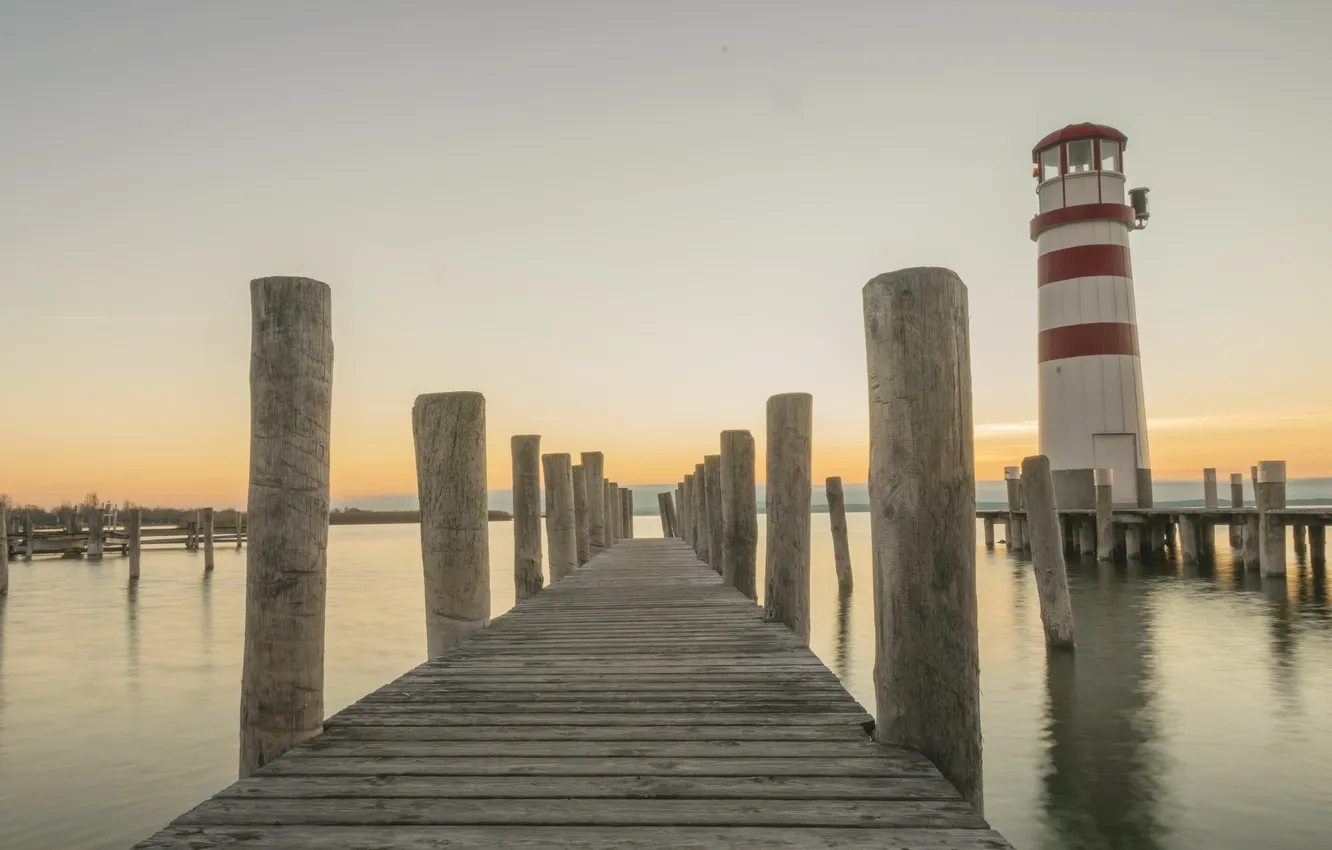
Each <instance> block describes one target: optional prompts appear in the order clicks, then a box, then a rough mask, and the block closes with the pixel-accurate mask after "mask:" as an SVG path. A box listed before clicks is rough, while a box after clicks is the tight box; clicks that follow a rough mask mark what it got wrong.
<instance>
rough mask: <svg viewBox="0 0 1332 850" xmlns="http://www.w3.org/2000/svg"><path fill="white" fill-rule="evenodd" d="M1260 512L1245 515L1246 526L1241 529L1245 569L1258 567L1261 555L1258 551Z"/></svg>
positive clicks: (1250, 569) (1249, 570)
mask: <svg viewBox="0 0 1332 850" xmlns="http://www.w3.org/2000/svg"><path fill="white" fill-rule="evenodd" d="M1260 536H1261V535H1260V532H1259V523H1258V514H1246V515H1245V517H1244V528H1242V529H1241V530H1240V543H1241V545H1242V546H1243V548H1244V557H1243V562H1244V569H1245V570H1246V571H1248V572H1253V571H1256V570H1257V569H1258V565H1259V561H1260V560H1261V557H1260V555H1259V551H1258V539H1259V537H1260Z"/></svg>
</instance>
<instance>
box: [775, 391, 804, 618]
mask: <svg viewBox="0 0 1332 850" xmlns="http://www.w3.org/2000/svg"><path fill="white" fill-rule="evenodd" d="M813 429H814V397H813V396H811V395H810V394H809V393H783V394H781V395H775V396H772V397H771V398H769V399H768V405H767V442H768V457H767V472H768V474H767V487H766V494H767V543H766V547H765V548H766V558H765V572H766V581H765V592H764V594H763V604H764V619H765V620H767V621H768V622H775V623H785V624H786V625H787V626H788V627H789V628H790V629H791V631H793V632H795V633H796V634H797V635H799V636H800V638H801V640H803V641H805V642H806V643H808V642H809V525H810V499H811V496H812V493H811V482H810V469H811V466H812V454H811V439H812V437H813Z"/></svg>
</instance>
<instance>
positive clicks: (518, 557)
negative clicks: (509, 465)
mask: <svg viewBox="0 0 1332 850" xmlns="http://www.w3.org/2000/svg"><path fill="white" fill-rule="evenodd" d="M509 448H510V451H511V452H512V455H513V594H514V597H515V598H516V599H517V600H518V601H520V602H521V601H522V600H524V599H527V598H529V597H532V596H536V595H537V594H538V593H540V592H541V586H542V585H543V584H545V576H544V575H542V572H541V436H540V435H538V434H516V435H514V436H513V437H512V438H510V440H509ZM488 515H489V514H487V516H488Z"/></svg>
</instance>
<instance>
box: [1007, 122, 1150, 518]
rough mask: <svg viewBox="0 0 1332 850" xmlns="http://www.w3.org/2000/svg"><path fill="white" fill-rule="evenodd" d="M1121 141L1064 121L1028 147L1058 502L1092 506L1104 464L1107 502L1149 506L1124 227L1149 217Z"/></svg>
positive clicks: (1045, 449)
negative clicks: (1036, 207)
mask: <svg viewBox="0 0 1332 850" xmlns="http://www.w3.org/2000/svg"><path fill="white" fill-rule="evenodd" d="M1127 142H1128V138H1127V137H1126V136H1125V135H1124V134H1123V133H1121V132H1119V131H1118V130H1116V129H1114V128H1113V127H1106V126H1103V125H1100V124H1070V125H1069V126H1067V127H1065V128H1064V129H1062V130H1058V131H1056V132H1054V133H1051V134H1050V135H1048V136H1046V137H1045V138H1044V139H1041V141H1040V142H1039V143H1038V144H1037V145H1036V147H1035V149H1033V151H1032V159H1033V162H1034V163H1035V166H1036V167H1035V176H1036V179H1037V181H1038V184H1039V185H1038V187H1037V190H1036V193H1037V195H1038V196H1039V198H1040V212H1039V213H1038V214H1037V215H1036V217H1035V218H1033V219H1032V220H1031V238H1032V240H1033V241H1034V242H1035V243H1036V251H1037V260H1036V286H1037V292H1038V293H1039V294H1038V296H1037V300H1038V303H1039V321H1038V325H1039V329H1040V342H1039V361H1040V450H1041V454H1044V455H1046V456H1048V457H1049V458H1050V466H1051V468H1052V470H1053V471H1054V483H1055V498H1056V501H1057V504H1058V506H1059V507H1061V508H1094V507H1095V506H1096V489H1095V484H1094V481H1093V470H1095V469H1098V468H1103V469H1110V470H1113V473H1114V489H1113V492H1114V501H1115V504H1116V505H1123V506H1136V507H1151V504H1152V465H1151V460H1150V455H1149V454H1148V448H1147V412H1146V408H1145V405H1144V404H1143V395H1142V364H1141V361H1140V360H1139V357H1138V319H1137V310H1136V308H1135V306H1134V299H1133V265H1132V263H1131V262H1130V261H1129V233H1130V232H1131V231H1133V230H1140V229H1142V228H1143V227H1145V226H1146V223H1147V216H1148V213H1147V190H1146V189H1133V190H1131V191H1125V183H1124V148H1125V146H1126V144H1127Z"/></svg>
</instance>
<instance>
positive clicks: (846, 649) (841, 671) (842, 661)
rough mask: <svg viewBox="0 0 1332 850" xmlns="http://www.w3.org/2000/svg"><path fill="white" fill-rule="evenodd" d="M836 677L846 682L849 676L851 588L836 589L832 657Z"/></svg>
mask: <svg viewBox="0 0 1332 850" xmlns="http://www.w3.org/2000/svg"><path fill="white" fill-rule="evenodd" d="M833 658H834V666H835V668H836V670H835V672H836V673H837V677H838V678H839V679H841V680H842V681H846V680H847V679H848V678H849V677H850V675H851V588H849V587H838V589H837V648H836V650H835V652H834V655H833Z"/></svg>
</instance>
